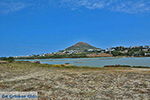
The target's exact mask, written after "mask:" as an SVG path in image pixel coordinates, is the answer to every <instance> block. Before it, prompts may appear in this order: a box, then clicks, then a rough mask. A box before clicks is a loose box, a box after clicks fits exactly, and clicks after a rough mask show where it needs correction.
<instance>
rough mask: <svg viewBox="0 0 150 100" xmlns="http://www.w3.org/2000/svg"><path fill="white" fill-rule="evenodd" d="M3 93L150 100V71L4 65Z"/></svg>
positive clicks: (43, 99)
mask: <svg viewBox="0 0 150 100" xmlns="http://www.w3.org/2000/svg"><path fill="white" fill-rule="evenodd" d="M0 91H38V93H39V100H150V99H149V98H150V69H147V68H99V69H98V68H59V67H51V66H50V65H42V64H32V63H20V64H19V63H11V64H0Z"/></svg>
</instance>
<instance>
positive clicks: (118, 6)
mask: <svg viewBox="0 0 150 100" xmlns="http://www.w3.org/2000/svg"><path fill="white" fill-rule="evenodd" d="M61 2H62V3H63V5H64V6H68V5H69V6H68V7H72V8H76V9H79V8H80V7H85V8H87V9H106V10H111V11H117V12H125V13H146V12H147V13H149V12H150V0H62V1H61Z"/></svg>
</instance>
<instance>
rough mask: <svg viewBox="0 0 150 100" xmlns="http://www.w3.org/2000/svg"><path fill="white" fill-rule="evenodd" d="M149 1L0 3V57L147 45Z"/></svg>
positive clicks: (11, 0) (24, 0)
mask: <svg viewBox="0 0 150 100" xmlns="http://www.w3.org/2000/svg"><path fill="white" fill-rule="evenodd" d="M149 38H150V0H0V56H24V55H32V54H41V53H50V52H56V51H58V50H63V49H65V48H66V47H68V46H71V45H73V44H75V43H77V42H79V41H82V42H87V43H89V44H91V45H94V46H96V47H99V48H103V49H105V48H110V47H114V46H138V45H150V39H149Z"/></svg>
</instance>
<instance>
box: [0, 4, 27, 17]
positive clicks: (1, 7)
mask: <svg viewBox="0 0 150 100" xmlns="http://www.w3.org/2000/svg"><path fill="white" fill-rule="evenodd" d="M25 7H27V5H26V4H25V3H22V2H0V13H5V14H6V13H10V12H15V11H19V10H22V9H24V8H25Z"/></svg>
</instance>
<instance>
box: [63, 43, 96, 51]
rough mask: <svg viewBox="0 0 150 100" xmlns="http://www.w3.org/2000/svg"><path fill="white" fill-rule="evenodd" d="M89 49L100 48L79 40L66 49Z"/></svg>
mask: <svg viewBox="0 0 150 100" xmlns="http://www.w3.org/2000/svg"><path fill="white" fill-rule="evenodd" d="M89 49H99V48H96V47H94V46H92V45H90V44H88V43H85V42H78V43H76V44H75V45H73V46H71V47H68V48H66V49H65V50H89Z"/></svg>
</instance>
